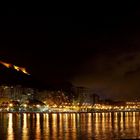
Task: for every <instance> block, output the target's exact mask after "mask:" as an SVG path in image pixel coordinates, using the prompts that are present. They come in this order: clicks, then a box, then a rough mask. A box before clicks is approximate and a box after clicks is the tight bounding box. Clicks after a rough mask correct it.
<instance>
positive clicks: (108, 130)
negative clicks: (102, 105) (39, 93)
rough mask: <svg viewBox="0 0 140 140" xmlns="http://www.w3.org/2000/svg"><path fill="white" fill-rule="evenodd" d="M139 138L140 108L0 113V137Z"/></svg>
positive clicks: (66, 139) (25, 139)
mask: <svg viewBox="0 0 140 140" xmlns="http://www.w3.org/2000/svg"><path fill="white" fill-rule="evenodd" d="M139 138H140V112H112V113H109V112H108V113H107V112H106V113H105V112H104V113H29V112H28V113H0V140H1V139H2V140H31V139H33V140H36V139H38V140H39V139H47V140H49V139H50V140H56V139H57V140H63V139H64V140H77V139H81V140H85V139H88V140H93V139H99V140H102V139H106V140H112V139H139Z"/></svg>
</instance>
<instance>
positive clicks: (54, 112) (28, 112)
mask: <svg viewBox="0 0 140 140" xmlns="http://www.w3.org/2000/svg"><path fill="white" fill-rule="evenodd" d="M119 112H124V113H126V112H140V110H133V111H89V112H87V111H79V112H78V111H73V112H59V111H51V112H49V111H48V112H45V111H44V112H40V111H0V113H13V114H14V113H18V114H22V113H27V114H36V113H39V114H45V113H47V114H72V113H75V114H80V113H119Z"/></svg>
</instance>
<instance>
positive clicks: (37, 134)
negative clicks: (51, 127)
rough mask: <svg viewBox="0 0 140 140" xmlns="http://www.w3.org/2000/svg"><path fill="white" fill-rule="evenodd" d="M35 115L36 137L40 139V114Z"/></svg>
mask: <svg viewBox="0 0 140 140" xmlns="http://www.w3.org/2000/svg"><path fill="white" fill-rule="evenodd" d="M35 115H36V137H35V138H36V139H41V136H40V114H39V113H37V114H35Z"/></svg>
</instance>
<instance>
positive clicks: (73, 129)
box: [71, 113, 79, 140]
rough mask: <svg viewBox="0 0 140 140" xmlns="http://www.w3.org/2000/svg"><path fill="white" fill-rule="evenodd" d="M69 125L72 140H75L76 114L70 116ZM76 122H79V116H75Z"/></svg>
mask: <svg viewBox="0 0 140 140" xmlns="http://www.w3.org/2000/svg"><path fill="white" fill-rule="evenodd" d="M71 116H72V117H71V123H72V132H73V134H72V140H76V139H77V138H76V133H77V131H76V130H77V128H76V114H75V113H74V114H71ZM77 120H78V121H79V114H77Z"/></svg>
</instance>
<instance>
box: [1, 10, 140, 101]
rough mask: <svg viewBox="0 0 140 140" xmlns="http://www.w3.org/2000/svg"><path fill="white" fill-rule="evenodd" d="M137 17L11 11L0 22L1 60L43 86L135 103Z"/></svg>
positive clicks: (126, 13)
mask: <svg viewBox="0 0 140 140" xmlns="http://www.w3.org/2000/svg"><path fill="white" fill-rule="evenodd" d="M138 17H139V12H138V11H133V12H131V11H129V10H128V11H123V10H121V11H120V12H115V11H113V13H108V12H107V11H106V12H105V13H103V12H101V13H98V14H97V15H96V14H93V15H92V17H90V18H88V17H87V16H79V17H76V16H75V17H74V16H41V17H39V16H20V17H19V16H17V15H16V12H15V15H12V16H11V15H10V16H7V17H6V16H4V17H2V19H3V23H2V24H3V32H1V44H0V46H1V48H0V56H1V61H4V62H8V63H12V64H15V65H17V66H21V67H26V68H27V71H29V73H31V75H33V76H34V77H35V78H37V79H39V81H42V82H43V83H46V85H47V84H48V83H56V84H57V83H58V84H59V83H61V82H63V81H69V82H71V83H72V84H74V85H76V86H85V87H89V88H92V89H95V90H99V91H100V93H101V94H102V95H103V96H107V97H108V98H114V99H125V98H127V99H131V98H136V97H137V98H139V97H140V94H139V93H140V90H139V82H140V81H139V79H140V73H139V72H140V71H139V68H140V62H139V58H140V49H139V45H140V43H139V27H138V24H139V18H138ZM10 21H11V22H10ZM9 22H10V23H11V24H10V26H8V23H9Z"/></svg>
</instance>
